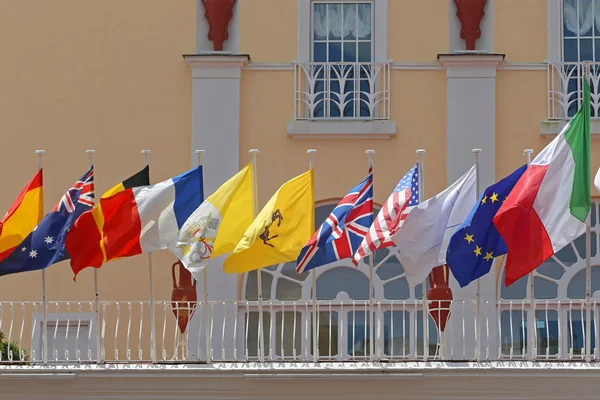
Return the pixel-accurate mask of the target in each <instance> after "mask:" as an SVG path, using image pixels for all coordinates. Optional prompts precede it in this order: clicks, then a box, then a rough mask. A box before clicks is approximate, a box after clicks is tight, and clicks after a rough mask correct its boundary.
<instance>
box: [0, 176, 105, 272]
mask: <svg viewBox="0 0 600 400" xmlns="http://www.w3.org/2000/svg"><path fill="white" fill-rule="evenodd" d="M93 206H94V168H93V167H92V168H90V170H89V171H88V172H86V173H85V175H83V176H82V177H81V179H79V180H78V181H77V182H75V184H74V185H73V186H72V187H71V188H70V189H69V190H68V191H67V192H66V193H65V194H64V196H63V197H62V198H61V199H60V201H59V202H58V203H57V204H56V205H55V206H54V208H52V211H50V212H49V213H48V214H46V216H45V217H44V218H43V219H42V220H41V221H40V223H39V224H38V225H37V226H36V227H35V228H34V229H33V232H31V233H30V234H29V235H28V236H27V237H26V238H25V239H24V240H23V241H22V242H21V244H20V245H19V246H18V247H17V248H16V249H15V250H14V251H13V252H12V253H11V254H10V255H9V256H8V257H7V258H6V259H4V260H3V261H2V262H0V276H3V275H8V274H14V273H17V272H25V271H35V270H39V269H44V268H47V267H49V266H50V265H52V264H54V263H57V262H59V261H62V260H66V259H68V258H69V255H68V254H67V253H66V251H65V238H66V236H67V233H68V231H69V229H70V228H71V226H72V225H73V223H75V221H76V220H77V218H79V216H80V215H81V214H83V213H84V212H85V211H87V210H89V209H91V208H92V207H93Z"/></svg>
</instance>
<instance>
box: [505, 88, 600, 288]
mask: <svg viewBox="0 0 600 400" xmlns="http://www.w3.org/2000/svg"><path fill="white" fill-rule="evenodd" d="M590 183H591V182H590V87H589V84H588V80H587V78H585V79H583V100H582V104H581V108H580V109H579V111H577V114H575V116H574V117H573V118H572V119H571V120H570V121H569V123H568V124H567V125H566V126H565V127H564V129H563V130H562V132H561V133H560V134H559V135H558V136H557V137H556V138H555V139H554V140H553V141H552V142H551V143H550V144H549V145H548V146H546V147H545V148H544V149H543V150H542V152H541V153H540V154H539V155H538V156H537V157H536V158H535V159H534V160H533V161H532V162H531V164H530V166H529V167H528V168H527V170H526V171H525V173H524V174H523V175H522V176H521V178H520V179H519V181H518V182H517V184H516V185H515V187H514V188H513V190H512V191H511V192H510V194H509V195H508V196H507V198H506V199H505V200H504V203H503V204H502V206H501V207H500V209H499V210H498V212H497V213H496V216H495V217H494V225H495V226H496V228H497V229H498V231H499V232H500V235H501V236H502V238H503V239H504V241H505V242H506V246H507V248H508V255H507V258H506V268H505V284H506V286H509V285H510V284H512V283H513V282H515V281H517V280H518V279H520V278H522V277H523V276H525V275H527V274H528V273H530V272H531V271H533V270H534V269H536V268H537V267H538V266H540V265H541V264H542V263H543V262H544V261H546V260H547V259H548V258H550V257H551V256H552V255H553V254H554V253H556V252H557V251H559V250H560V249H562V248H563V247H564V246H566V245H567V244H569V243H570V242H572V241H573V240H575V239H576V238H578V237H579V236H581V235H582V234H583V233H585V227H586V218H587V217H588V214H589V211H590V186H591V184H590Z"/></svg>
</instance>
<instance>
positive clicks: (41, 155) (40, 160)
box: [35, 150, 48, 365]
mask: <svg viewBox="0 0 600 400" xmlns="http://www.w3.org/2000/svg"><path fill="white" fill-rule="evenodd" d="M35 154H36V155H37V157H38V171H39V170H40V169H42V167H43V158H44V154H46V150H36V151H35ZM42 198H43V197H42ZM43 207H44V205H43V204H42V208H43ZM42 307H44V321H43V324H42V328H43V332H42V360H43V361H44V365H48V299H47V298H46V268H44V269H42Z"/></svg>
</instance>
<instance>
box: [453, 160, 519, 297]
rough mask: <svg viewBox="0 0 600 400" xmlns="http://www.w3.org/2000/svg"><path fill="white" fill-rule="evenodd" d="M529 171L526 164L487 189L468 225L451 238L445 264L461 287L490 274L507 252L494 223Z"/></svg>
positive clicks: (472, 211)
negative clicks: (521, 178)
mask: <svg viewBox="0 0 600 400" xmlns="http://www.w3.org/2000/svg"><path fill="white" fill-rule="evenodd" d="M526 169H527V166H526V165H523V166H522V167H521V168H519V169H518V170H516V171H514V172H513V173H512V174H510V175H509V176H507V177H506V178H504V179H502V180H501V181H500V182H498V183H495V184H493V185H492V186H490V187H488V188H487V189H485V191H484V192H483V194H482V195H481V196H480V197H479V201H478V202H477V204H475V207H474V208H473V209H472V210H471V213H470V214H469V216H468V217H467V219H466V220H465V222H463V223H462V225H460V227H459V228H458V230H457V231H456V232H455V233H454V235H452V238H451V239H450V243H449V244H448V250H447V251H446V263H447V264H448V267H449V268H450V270H451V271H452V275H454V277H455V278H456V280H457V281H458V283H459V284H460V286H461V287H465V286H467V285H468V284H469V283H471V282H473V281H475V280H477V279H478V278H480V277H482V276H483V275H485V274H487V273H488V272H489V271H490V268H491V267H492V262H493V261H494V258H495V257H498V256H501V255H503V254H506V253H507V252H508V249H507V248H506V243H504V240H503V239H502V237H501V236H500V233H499V232H498V230H497V229H496V227H495V226H494V224H493V222H492V220H493V219H494V216H495V215H496V213H497V212H498V210H499V209H500V206H501V205H502V203H503V202H504V200H505V199H506V197H507V196H508V194H509V193H510V192H511V191H512V189H513V188H514V187H515V185H516V184H517V181H518V180H519V178H520V177H521V175H523V173H524V172H525V170H526Z"/></svg>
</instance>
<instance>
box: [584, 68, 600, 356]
mask: <svg viewBox="0 0 600 400" xmlns="http://www.w3.org/2000/svg"><path fill="white" fill-rule="evenodd" d="M584 67H585V79H589V78H590V62H589V61H588V62H585V63H584ZM588 82H589V81H588ZM583 100H584V99H582V103H583ZM588 122H589V121H588ZM587 144H588V145H590V146H591V143H589V142H588V143H587ZM589 184H590V183H589V182H588V185H589ZM590 218H591V209H590V211H589V212H588V216H587V218H586V219H585V304H586V312H585V314H586V316H585V320H586V321H585V339H586V340H585V357H586V361H587V362H590V361H591V359H592V353H591V350H592V338H591V335H592V329H591V327H592V302H591V294H592V266H591V260H592V247H591V246H592V234H591V221H590ZM596 346H598V345H596Z"/></svg>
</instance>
